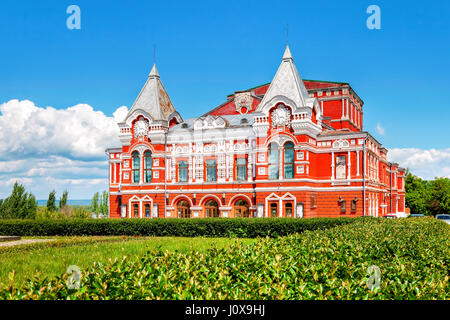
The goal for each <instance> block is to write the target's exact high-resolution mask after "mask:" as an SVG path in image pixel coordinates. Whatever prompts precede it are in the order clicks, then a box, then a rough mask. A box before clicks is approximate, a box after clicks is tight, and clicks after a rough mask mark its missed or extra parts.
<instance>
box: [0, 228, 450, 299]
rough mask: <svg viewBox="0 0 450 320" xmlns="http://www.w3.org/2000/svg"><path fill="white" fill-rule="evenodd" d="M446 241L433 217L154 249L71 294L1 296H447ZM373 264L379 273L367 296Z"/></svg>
mask: <svg viewBox="0 0 450 320" xmlns="http://www.w3.org/2000/svg"><path fill="white" fill-rule="evenodd" d="M449 236H450V228H449V227H448V225H446V224H444V223H443V222H440V221H436V220H435V219H398V220H397V219H396V220H387V219H378V220H377V219H357V220H356V221H355V223H353V224H346V225H341V226H338V227H336V228H332V229H326V230H315V231H306V232H304V233H302V234H295V235H290V236H287V237H280V238H277V239H270V238H266V239H262V240H261V241H258V242H255V244H252V245H240V244H237V245H233V246H231V247H228V248H221V249H211V250H209V251H208V252H207V253H206V254H205V253H199V252H195V251H193V252H192V253H189V254H184V253H181V252H169V251H161V250H154V251H151V252H149V253H148V254H146V255H145V256H143V257H141V258H140V259H128V258H126V257H124V258H123V259H122V260H115V261H111V262H110V263H108V264H106V265H101V264H94V266H93V267H91V268H90V269H89V270H82V274H81V283H80V288H79V289H78V290H77V289H69V288H68V286H67V285H66V283H67V277H68V275H67V274H64V275H62V276H60V277H57V278H56V279H54V280H51V281H49V280H35V281H33V280H30V281H29V282H28V285H27V286H25V287H22V288H17V287H15V286H14V283H13V280H12V284H11V285H10V286H9V287H8V288H6V289H4V290H2V291H0V299H71V300H73V299H448V298H449V286H448V280H449V262H450V261H449V260H450V252H449V241H450V240H449V239H450V237H449ZM371 265H376V266H378V267H379V268H380V270H381V283H380V284H381V285H380V288H379V289H374V290H373V291H371V290H369V288H368V287H367V284H366V282H367V278H368V275H367V268H368V267H369V266H371Z"/></svg>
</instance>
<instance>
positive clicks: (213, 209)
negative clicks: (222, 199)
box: [205, 200, 219, 218]
mask: <svg viewBox="0 0 450 320" xmlns="http://www.w3.org/2000/svg"><path fill="white" fill-rule="evenodd" d="M205 216H206V217H207V218H217V217H219V205H218V204H217V201H216V200H208V201H207V202H206V204H205Z"/></svg>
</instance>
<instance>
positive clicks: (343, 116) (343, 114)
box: [341, 99, 345, 119]
mask: <svg viewBox="0 0 450 320" xmlns="http://www.w3.org/2000/svg"><path fill="white" fill-rule="evenodd" d="M344 112H345V111H344V99H342V117H341V119H344V118H345V113H344Z"/></svg>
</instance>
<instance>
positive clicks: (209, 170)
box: [206, 159, 217, 181]
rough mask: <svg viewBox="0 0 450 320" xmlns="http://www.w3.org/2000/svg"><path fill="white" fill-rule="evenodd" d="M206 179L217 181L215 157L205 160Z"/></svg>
mask: <svg viewBox="0 0 450 320" xmlns="http://www.w3.org/2000/svg"><path fill="white" fill-rule="evenodd" d="M206 181H217V162H216V160H215V159H210V160H206Z"/></svg>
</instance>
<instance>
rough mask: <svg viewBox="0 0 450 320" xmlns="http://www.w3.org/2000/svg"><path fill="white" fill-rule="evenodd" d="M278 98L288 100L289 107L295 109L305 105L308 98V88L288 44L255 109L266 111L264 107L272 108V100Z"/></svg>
mask: <svg viewBox="0 0 450 320" xmlns="http://www.w3.org/2000/svg"><path fill="white" fill-rule="evenodd" d="M286 98H287V100H286ZM279 99H284V101H290V104H291V107H293V108H295V109H296V108H301V107H305V106H307V104H308V103H307V102H308V100H309V94H308V90H306V87H305V85H304V83H303V81H302V79H301V78H300V75H299V74H298V71H297V68H296V67H295V64H294V59H293V58H292V55H291V50H290V49H289V46H288V45H287V46H286V50H285V51H284V55H283V59H282V61H281V64H280V66H279V68H278V70H277V73H276V74H275V77H274V78H273V80H272V82H271V83H270V86H269V89H268V90H267V92H266V94H265V95H264V98H263V99H262V101H261V103H260V104H259V105H258V108H257V110H259V111H263V112H266V111H267V110H266V109H268V108H269V109H270V108H272V107H273V103H274V101H275V100H279ZM280 101H281V100H280Z"/></svg>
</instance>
